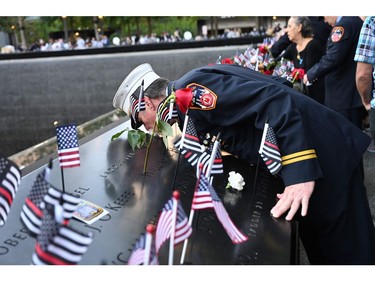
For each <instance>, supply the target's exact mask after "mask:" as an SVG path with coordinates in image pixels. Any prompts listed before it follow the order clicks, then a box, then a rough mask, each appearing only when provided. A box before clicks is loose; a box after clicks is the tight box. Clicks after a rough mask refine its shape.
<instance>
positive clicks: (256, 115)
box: [169, 64, 370, 212]
mask: <svg viewBox="0 0 375 281" xmlns="http://www.w3.org/2000/svg"><path fill="white" fill-rule="evenodd" d="M171 85H173V86H172V87H173V89H174V90H178V89H181V88H186V87H188V88H192V89H194V91H195V92H202V91H203V92H204V93H205V95H206V98H205V99H206V101H205V102H201V104H203V105H202V107H200V106H193V107H190V108H189V111H188V115H189V116H190V118H191V119H192V120H193V122H194V125H195V127H196V129H197V132H198V134H199V135H202V136H203V135H205V134H206V133H210V134H211V136H212V135H217V134H218V133H220V138H221V140H222V141H223V145H222V146H221V148H222V150H225V151H227V152H229V153H231V154H233V155H235V156H238V157H239V158H241V159H243V160H246V161H247V162H249V163H252V164H256V163H257V160H258V157H259V153H258V150H259V147H260V143H261V137H262V133H263V128H264V124H265V122H266V120H267V119H268V121H269V124H270V126H271V127H272V128H273V130H274V131H275V134H276V138H277V142H278V146H279V148H280V152H281V156H282V161H283V162H282V163H283V167H282V169H281V171H280V176H281V177H282V179H283V181H284V184H285V185H286V186H288V185H291V184H295V183H301V182H307V181H312V180H317V181H316V187H315V190H314V194H313V196H315V197H317V198H318V199H317V200H318V201H319V204H321V207H319V208H318V207H317V209H316V211H318V209H319V210H320V211H321V212H324V208H323V207H322V206H325V207H329V205H330V202H332V201H334V200H335V198H337V197H338V196H339V195H340V194H341V192H342V190H343V189H345V188H346V187H347V186H348V183H349V181H350V180H351V178H352V174H353V172H354V170H355V169H356V168H357V166H358V165H359V163H360V162H361V159H362V155H363V153H364V151H365V150H366V148H367V147H368V145H369V143H370V138H369V137H368V136H367V135H366V134H364V133H363V132H362V131H361V130H360V129H358V128H357V127H356V126H354V125H353V124H352V123H351V122H349V121H348V120H346V119H345V118H344V117H342V116H341V115H339V114H338V113H336V112H334V111H333V110H331V109H329V108H327V107H325V106H323V105H321V104H319V103H317V102H316V101H314V100H312V99H311V98H309V97H307V96H305V95H302V94H301V93H300V92H298V91H295V90H293V89H292V88H290V87H288V86H286V85H283V84H282V83H280V82H278V81H276V80H275V79H272V77H270V76H267V75H264V74H261V73H258V72H255V71H253V70H250V69H248V68H245V67H242V66H237V65H226V64H223V65H215V66H206V67H202V68H198V69H195V70H192V71H190V72H188V73H187V74H185V75H184V76H182V77H181V78H180V79H178V80H176V81H172V82H170V85H169V93H170V92H171V90H170V88H172V87H171ZM179 117H180V119H181V120H183V118H184V114H182V113H181V112H179ZM181 124H183V122H181V123H180V125H181ZM359 180H362V179H359ZM311 208H312V209H314V208H313V207H312V206H311ZM309 212H312V210H311V209H310V207H309Z"/></svg>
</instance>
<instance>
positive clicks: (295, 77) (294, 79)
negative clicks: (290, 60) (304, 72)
mask: <svg viewBox="0 0 375 281" xmlns="http://www.w3.org/2000/svg"><path fill="white" fill-rule="evenodd" d="M298 75H299V71H297V72H296V74H294V76H293V80H292V83H294V81H296V79H297V76H298Z"/></svg>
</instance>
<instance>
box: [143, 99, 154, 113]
mask: <svg viewBox="0 0 375 281" xmlns="http://www.w3.org/2000/svg"><path fill="white" fill-rule="evenodd" d="M144 99H145V104H146V107H148V108H149V109H150V110H155V106H154V103H153V102H152V101H151V99H150V98H149V97H147V96H145V97H144Z"/></svg>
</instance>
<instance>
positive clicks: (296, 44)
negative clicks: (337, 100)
mask: <svg viewBox="0 0 375 281" xmlns="http://www.w3.org/2000/svg"><path fill="white" fill-rule="evenodd" d="M287 34H288V38H289V40H290V41H291V42H292V44H291V45H290V47H289V48H287V50H286V51H285V53H284V58H285V59H289V60H292V61H293V64H294V67H295V69H296V71H300V72H301V73H300V74H302V73H303V74H304V73H305V72H307V70H309V69H310V68H311V67H312V66H313V65H314V64H316V63H317V62H319V60H320V58H321V57H322V56H323V50H322V49H321V46H320V43H319V42H318V40H317V39H315V38H314V37H313V36H314V34H313V31H312V27H311V23H310V20H309V18H308V17H290V19H289V21H288V28H287ZM303 74H302V75H301V76H302V77H303ZM301 81H302V79H301ZM301 84H302V86H303V85H304V84H303V83H301ZM303 88H304V91H303V92H304V93H305V94H306V95H308V96H309V97H311V98H313V99H314V100H316V101H317V102H319V103H321V104H324V79H323V78H322V79H318V80H317V81H315V82H314V83H313V84H312V85H311V86H303Z"/></svg>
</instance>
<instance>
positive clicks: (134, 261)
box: [128, 233, 159, 265]
mask: <svg viewBox="0 0 375 281" xmlns="http://www.w3.org/2000/svg"><path fill="white" fill-rule="evenodd" d="M150 238H151V239H152V234H150ZM146 240H147V236H146V234H145V233H142V234H141V236H140V237H139V239H138V240H137V242H136V243H135V245H134V249H133V251H132V253H131V254H130V257H129V260H128V265H140V264H144V262H145V256H146ZM152 240H153V239H152ZM149 259H150V261H149V264H150V265H157V264H159V261H158V258H157V255H156V248H155V243H154V241H151V249H150V256H149Z"/></svg>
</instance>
